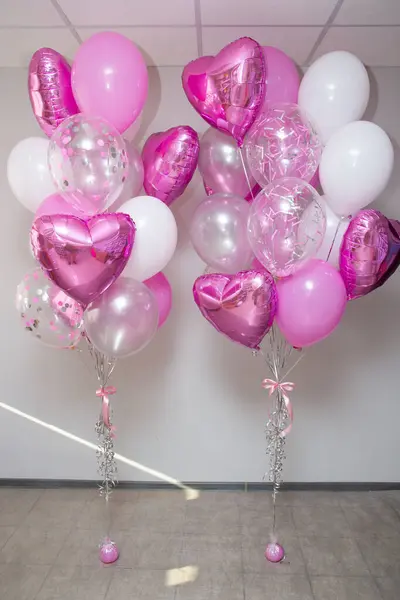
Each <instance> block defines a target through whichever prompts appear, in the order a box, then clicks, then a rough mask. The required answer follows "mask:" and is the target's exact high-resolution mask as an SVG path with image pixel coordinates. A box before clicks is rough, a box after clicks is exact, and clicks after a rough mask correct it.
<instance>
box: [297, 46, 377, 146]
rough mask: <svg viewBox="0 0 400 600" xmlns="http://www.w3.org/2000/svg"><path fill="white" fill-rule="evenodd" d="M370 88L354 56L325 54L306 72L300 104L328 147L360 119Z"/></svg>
mask: <svg viewBox="0 0 400 600" xmlns="http://www.w3.org/2000/svg"><path fill="white" fill-rule="evenodd" d="M369 89H370V86H369V79H368V73H367V71H366V69H365V67H364V65H363V64H362V62H361V61H360V60H359V59H358V58H357V56H354V54H351V53H350V52H345V51H343V50H338V51H336V52H329V53H328V54H324V55H323V56H321V57H320V58H318V60H316V61H315V62H314V63H313V64H312V65H311V67H310V68H309V69H308V70H307V72H306V74H305V75H304V77H303V80H302V82H301V84H300V89H299V100H298V102H299V105H300V106H301V108H303V109H304V110H305V111H306V113H307V114H308V116H309V118H310V119H311V121H312V123H313V124H314V126H315V127H316V129H317V131H318V133H319V135H320V138H321V139H322V142H323V143H324V144H326V143H327V141H328V140H329V138H330V137H331V136H332V134H333V133H334V132H335V131H337V130H338V129H339V128H340V127H343V125H346V124H347V123H350V122H351V121H356V120H357V119H361V117H362V116H363V114H364V112H365V109H366V108H367V104H368V100H369Z"/></svg>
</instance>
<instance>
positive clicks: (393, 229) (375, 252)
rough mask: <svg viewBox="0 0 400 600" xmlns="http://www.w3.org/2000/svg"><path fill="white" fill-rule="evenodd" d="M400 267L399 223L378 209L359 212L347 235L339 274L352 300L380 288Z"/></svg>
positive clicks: (352, 221) (341, 255)
mask: <svg viewBox="0 0 400 600" xmlns="http://www.w3.org/2000/svg"><path fill="white" fill-rule="evenodd" d="M399 264H400V222H399V221H395V220H389V219H387V218H386V217H385V215H383V214H382V213H380V212H378V211H377V210H362V211H360V212H359V213H358V214H357V215H356V216H355V217H354V219H352V220H351V223H350V225H349V227H348V229H347V231H346V233H345V235H344V238H343V243H342V247H341V251H340V274H341V275H342V278H343V281H344V283H345V285H346V290H347V296H348V299H349V300H353V299H354V298H360V297H361V296H365V295H366V294H369V292H372V291H373V290H375V289H376V288H378V287H380V286H381V285H383V284H384V283H385V281H387V280H388V279H389V277H390V276H391V275H393V273H394V272H395V271H396V269H397V268H398V267H399Z"/></svg>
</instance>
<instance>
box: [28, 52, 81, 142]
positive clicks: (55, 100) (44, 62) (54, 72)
mask: <svg viewBox="0 0 400 600" xmlns="http://www.w3.org/2000/svg"><path fill="white" fill-rule="evenodd" d="M28 89H29V98H30V101H31V105H32V110H33V114H34V115H35V117H36V120H37V122H38V123H39V125H40V127H41V128H42V129H43V131H44V132H45V133H46V135H48V136H49V137H51V136H52V135H53V132H54V131H55V130H56V129H57V127H58V126H59V125H60V124H61V123H62V122H63V121H64V119H67V118H68V117H70V116H71V115H76V113H78V112H79V108H78V106H77V104H76V102H75V98H74V95H73V93H72V87H71V67H70V66H69V64H68V62H67V61H66V60H65V58H64V57H63V56H61V54H59V53H58V52H56V50H52V48H40V49H39V50H37V51H36V52H35V54H34V55H33V56H32V58H31V62H30V63H29V76H28Z"/></svg>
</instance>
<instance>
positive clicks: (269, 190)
mask: <svg viewBox="0 0 400 600" xmlns="http://www.w3.org/2000/svg"><path fill="white" fill-rule="evenodd" d="M306 211H307V213H306ZM305 213H306V217H307V226H305V223H304V221H305ZM325 228H326V217H325V213H324V209H323V206H322V205H321V203H320V196H319V194H318V192H316V190H314V188H312V187H311V186H310V185H309V184H308V183H306V182H305V181H301V180H300V179H295V178H293V177H286V178H284V179H279V180H277V181H274V182H272V183H271V184H270V185H269V186H268V187H266V188H265V189H264V190H262V191H261V192H260V193H259V194H258V196H257V198H256V199H255V200H254V202H253V204H252V205H251V207H250V215H249V220H248V236H249V241H250V245H251V247H252V250H253V252H254V254H255V255H256V257H257V258H258V260H259V261H260V262H261V264H263V265H264V267H265V268H266V269H267V270H268V271H269V272H270V273H272V275H274V276H275V277H286V276H287V275H291V274H292V273H294V272H295V271H296V270H297V269H299V268H300V267H301V266H302V265H303V264H304V262H306V261H307V260H308V259H309V258H312V257H314V256H315V255H316V253H317V251H318V249H319V247H320V246H321V243H322V240H323V238H324V235H325Z"/></svg>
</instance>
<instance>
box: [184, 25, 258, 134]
mask: <svg viewBox="0 0 400 600" xmlns="http://www.w3.org/2000/svg"><path fill="white" fill-rule="evenodd" d="M265 80H266V65H265V59H264V52H263V49H262V47H261V46H260V45H259V44H258V43H257V42H256V41H255V40H253V39H251V38H249V37H243V38H240V39H238V40H236V41H234V42H232V43H231V44H228V45H227V46H225V48H223V49H222V50H221V52H219V54H217V55H216V56H202V57H201V58H198V59H197V60H193V61H192V62H190V63H189V64H188V65H186V67H185V68H184V70H183V73H182V85H183V89H184V90H185V93H186V96H187V97H188V100H189V102H190V103H191V105H192V106H193V108H195V109H196V110H197V112H198V113H199V114H200V115H201V116H202V117H203V119H205V120H206V121H207V123H209V124H210V125H212V126H213V127H216V128H217V129H219V130H220V131H223V132H225V133H229V134H230V135H232V136H233V137H234V138H235V140H236V141H237V143H238V145H239V146H242V144H243V139H244V136H245V135H246V133H247V132H248V130H249V129H250V127H251V126H252V124H253V123H254V120H255V118H256V116H257V114H258V113H259V111H260V108H261V107H262V105H263V102H264V95H265Z"/></svg>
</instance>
